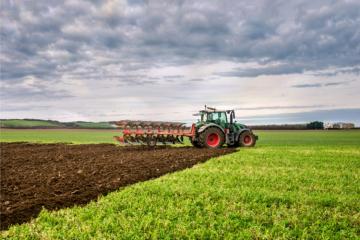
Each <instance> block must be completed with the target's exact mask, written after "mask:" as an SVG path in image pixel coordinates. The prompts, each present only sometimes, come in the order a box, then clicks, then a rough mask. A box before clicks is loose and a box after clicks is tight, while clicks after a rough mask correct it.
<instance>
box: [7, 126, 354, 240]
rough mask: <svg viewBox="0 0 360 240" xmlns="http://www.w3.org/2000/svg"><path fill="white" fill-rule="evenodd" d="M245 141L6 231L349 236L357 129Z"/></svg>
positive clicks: (97, 134)
mask: <svg viewBox="0 0 360 240" xmlns="http://www.w3.org/2000/svg"><path fill="white" fill-rule="evenodd" d="M256 133H257V134H258V135H259V136H260V141H259V142H258V144H257V146H256V147H255V148H252V149H240V150H239V151H238V152H236V153H233V154H230V155H226V156H222V157H218V158H213V159H211V160H209V161H208V162H206V163H204V164H199V165H197V166H195V167H193V168H191V169H187V170H184V171H180V172H176V173H173V174H168V175H165V176H163V177H160V178H158V179H155V180H151V181H147V182H143V183H138V184H135V185H132V186H129V187H126V188H124V189H120V190H118V191H116V192H113V193H111V194H109V195H107V196H105V197H100V198H99V199H98V201H94V202H91V203H90V204H88V205H86V206H83V207H74V208H69V209H63V210H59V211H55V212H49V211H46V210H43V211H42V212H41V214H40V215H39V217H38V218H37V219H35V220H33V221H32V222H31V223H28V224H23V225H20V226H13V227H11V228H10V230H8V231H6V232H2V236H3V238H10V239H90V238H94V239H144V238H145V239H148V238H166V239H173V238H185V239H187V238H188V239H193V238H197V239H224V238H226V239H228V238H230V239H244V238H245V239H254V238H255V239H256V238H258V239H259V238H260V239H294V238H301V239H359V238H360V201H359V199H360V131H257V132H256ZM113 135H114V131H71V132H68V130H67V131H59V130H56V131H51V130H47V131H44V130H40V131H36V130H19V131H18V130H5V131H1V137H0V140H1V141H39V142H56V141H60V142H74V143H81V142H84V143H96V142H113V140H112V139H111V136H113Z"/></svg>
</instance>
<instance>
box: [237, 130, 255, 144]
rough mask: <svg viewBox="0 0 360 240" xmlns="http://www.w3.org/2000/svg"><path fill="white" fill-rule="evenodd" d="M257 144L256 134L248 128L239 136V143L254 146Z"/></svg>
mask: <svg viewBox="0 0 360 240" xmlns="http://www.w3.org/2000/svg"><path fill="white" fill-rule="evenodd" d="M255 144H256V137H255V135H254V134H253V133H252V132H250V131H248V130H246V131H244V132H242V133H241V134H240V137H239V145H240V146H242V147H253V146H255Z"/></svg>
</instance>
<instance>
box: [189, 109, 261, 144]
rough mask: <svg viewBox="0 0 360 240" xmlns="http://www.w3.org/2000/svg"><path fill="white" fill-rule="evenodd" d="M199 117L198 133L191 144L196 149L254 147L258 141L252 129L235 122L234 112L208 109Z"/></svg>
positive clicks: (201, 112)
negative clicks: (224, 146) (223, 146)
mask: <svg viewBox="0 0 360 240" xmlns="http://www.w3.org/2000/svg"><path fill="white" fill-rule="evenodd" d="M196 115H197V116H200V119H199V120H198V122H197V123H196V125H195V128H196V132H195V136H194V138H191V139H190V140H191V143H192V145H193V146H195V147H206V148H218V147H221V146H222V145H224V144H226V145H227V146H228V147H239V146H241V147H253V146H254V145H255V143H256V141H257V139H258V136H256V135H255V134H254V133H253V132H252V130H251V129H250V128H248V127H247V126H245V125H243V124H239V123H237V122H235V111H234V110H216V109H215V108H211V107H206V106H205V110H201V111H200V112H199V113H198V114H196Z"/></svg>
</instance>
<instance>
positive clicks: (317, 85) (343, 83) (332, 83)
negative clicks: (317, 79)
mask: <svg viewBox="0 0 360 240" xmlns="http://www.w3.org/2000/svg"><path fill="white" fill-rule="evenodd" d="M350 82H353V81H342V82H340V81H339V82H327V83H306V84H295V85H292V87H293V88H320V87H331V86H340V85H348V84H349V83H350Z"/></svg>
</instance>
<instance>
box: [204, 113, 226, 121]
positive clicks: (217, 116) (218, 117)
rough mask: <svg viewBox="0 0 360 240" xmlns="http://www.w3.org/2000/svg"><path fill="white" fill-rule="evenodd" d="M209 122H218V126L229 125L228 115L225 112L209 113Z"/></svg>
mask: <svg viewBox="0 0 360 240" xmlns="http://www.w3.org/2000/svg"><path fill="white" fill-rule="evenodd" d="M207 120H208V121H212V122H216V123H218V124H226V123H227V117H226V113H225V112H214V113H208V114H207Z"/></svg>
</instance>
